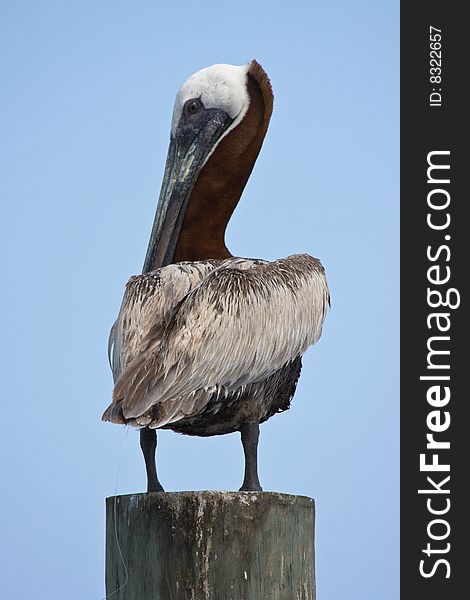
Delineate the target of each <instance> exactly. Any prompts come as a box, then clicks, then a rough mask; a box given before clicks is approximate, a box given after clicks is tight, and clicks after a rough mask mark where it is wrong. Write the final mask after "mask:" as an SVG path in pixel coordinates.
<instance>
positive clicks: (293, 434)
mask: <svg viewBox="0 0 470 600" xmlns="http://www.w3.org/2000/svg"><path fill="white" fill-rule="evenodd" d="M398 19H399V6H398V2H396V1H395V0H394V1H391V0H385V1H383V2H380V3H379V2H373V1H365V0H364V1H358V2H354V3H352V2H347V1H340V0H330V1H316V0H312V1H309V2H300V1H297V2H295V1H292V2H289V3H285V2H273V1H271V2H257V3H249V2H243V1H242V2H238V3H233V2H232V3H228V2H221V1H219V2H205V1H202V2H197V3H196V2H186V3H183V2H179V3H177V2H174V3H170V2H167V3H165V4H164V3H161V2H157V1H153V2H151V1H150V0H148V1H136V2H124V1H117V0H115V1H111V0H102V1H98V2H89V1H82V2H73V1H72V2H58V1H57V2H53V1H51V0H45V1H44V2H26V1H23V2H13V1H4V2H2V3H1V5H0V46H1V48H0V55H1V57H2V58H1V59H0V60H1V71H0V72H1V82H2V93H1V95H0V109H1V117H2V118H1V120H0V165H1V167H0V168H1V170H2V173H1V177H0V192H1V202H2V236H1V246H2V247H1V260H2V274H3V278H4V285H3V293H2V296H1V300H0V302H1V311H0V314H1V315H2V337H3V343H2V344H1V349H0V352H1V353H2V356H1V364H2V367H3V369H2V370H3V376H2V383H3V389H2V413H3V421H4V426H3V434H2V441H1V445H2V451H1V461H2V473H3V476H2V495H1V499H2V510H1V512H0V515H1V516H0V518H1V523H0V528H1V531H2V540H3V542H2V545H1V550H0V553H1V560H0V565H1V571H2V575H1V577H0V596H1V597H2V598H8V599H9V600H20V599H21V600H23V599H24V598H30V597H35V598H41V599H42V598H44V599H46V598H47V599H51V600H53V599H55V598H57V599H58V598H63V597H67V598H70V599H71V600H74V599H77V600H78V599H80V600H81V599H83V598H87V599H97V600H99V599H100V598H102V597H103V596H104V585H103V573H104V564H103V563H104V498H105V497H106V496H108V495H112V494H114V491H115V488H116V482H117V490H118V493H131V492H137V491H142V490H143V489H144V478H145V473H144V467H143V463H142V460H141V456H140V449H139V445H138V434H137V433H136V432H135V431H134V430H131V431H129V432H128V433H126V430H125V429H122V428H120V427H117V426H112V425H109V424H104V423H101V422H100V416H101V413H102V411H103V410H104V408H105V407H106V406H107V404H108V402H109V398H110V395H111V391H112V379H111V373H110V371H109V368H108V365H107V358H106V344H107V336H108V331H109V328H110V326H111V324H112V322H113V320H114V318H115V316H116V313H117V311H118V308H119V305H120V302H121V298H122V291H123V286H124V284H125V282H126V280H127V279H128V277H129V276H130V275H131V274H135V273H138V272H139V271H140V269H141V267H142V262H143V259H144V255H145V250H146V244H147V240H148V236H149V233H150V228H151V224H152V219H153V214H154V210H155V205H156V199H157V196H158V191H159V187H160V182H161V177H162V172H163V166H164V160H165V155H166V150H167V144H168V139H169V127H170V119H171V111H172V106H173V101H174V96H175V93H176V91H177V89H178V87H179V86H180V85H181V83H182V82H183V81H184V80H185V79H186V77H187V76H188V75H189V74H191V73H192V72H194V71H196V70H198V69H200V68H202V67H205V66H208V65H210V64H214V63H217V62H228V63H232V64H242V63H245V62H247V61H248V60H250V59H251V58H256V59H257V60H258V61H259V62H261V64H262V65H263V66H264V68H265V69H266V71H267V72H268V74H269V75H270V77H271V81H272V84H273V88H274V93H275V106H274V114H273V118H272V121H271V126H270V129H269V132H268V135H267V138H266V140H265V144H264V147H263V149H262V151H261V154H260V158H259V160H258V163H257V165H256V167H255V169H254V172H253V174H252V177H251V179H250V182H249V184H248V186H247V188H246V190H245V193H244V195H243V198H242V200H241V202H240V205H239V207H238V208H237V210H236V213H235V215H234V217H233V219H232V221H231V224H230V227H229V232H228V246H229V248H230V249H231V251H232V253H233V254H235V255H240V256H249V257H260V258H267V259H275V258H278V257H282V256H287V255H289V254H292V253H296V252H308V253H310V254H312V255H314V256H317V257H319V258H320V259H321V260H322V262H323V264H324V265H325V267H326V270H327V275H328V280H329V284H330V288H331V294H332V309H331V312H330V314H329V316H328V319H327V324H326V327H325V330H324V334H323V337H322V339H321V341H320V342H319V344H318V345H317V346H316V347H315V348H313V349H310V350H309V352H308V353H307V355H306V357H305V360H304V371H303V375H302V378H301V381H300V384H299V387H298V391H297V394H296V397H295V399H294V402H293V405H292V409H291V410H290V411H289V412H288V413H284V414H282V415H279V416H276V417H274V418H272V419H271V420H270V421H268V422H267V423H266V424H264V425H263V426H262V430H261V441H260V476H261V482H262V484H263V486H264V488H265V489H266V490H277V491H282V492H287V493H298V494H306V495H309V496H312V497H314V498H315V500H316V503H317V526H316V536H317V537H316V569H317V591H318V597H319V598H321V599H322V600H337V599H338V598H345V597H347V598H349V599H351V600H377V599H378V598H380V599H381V600H392V599H395V598H397V597H398V517H399V514H398V510H399V506H398V492H399V487H398V456H399V455H398V441H399V439H398V316H399V313H398V291H399V288H398V257H399V254H398V242H399V237H398V216H399V213H398V189H399V188H398V176H399V172H398V143H399V139H398V131H399V129H398V126H399V108H398V98H399V96H398V94H399V89H398V83H399V82H398V61H399V46H398V43H399V31H398V24H399V20H398ZM242 469H243V456H242V451H241V445H240V440H239V436H238V435H235V434H234V435H230V436H223V437H218V438H212V439H197V438H188V437H184V436H179V435H176V434H174V433H172V432H162V433H161V435H160V437H159V472H160V478H161V481H162V483H163V484H164V486H165V487H166V489H168V490H184V489H238V487H239V486H240V483H241V480H242Z"/></svg>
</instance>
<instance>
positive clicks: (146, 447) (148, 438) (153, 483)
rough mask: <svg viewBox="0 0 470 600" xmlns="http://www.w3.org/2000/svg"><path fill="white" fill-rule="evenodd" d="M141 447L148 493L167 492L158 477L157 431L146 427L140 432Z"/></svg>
mask: <svg viewBox="0 0 470 600" xmlns="http://www.w3.org/2000/svg"><path fill="white" fill-rule="evenodd" d="M140 447H141V448H142V453H143V455H144V460H145V468H146V470H147V492H164V491H165V490H164V489H163V487H162V484H161V483H160V482H159V481H158V477H157V464H156V462H155V451H156V449H157V432H156V431H155V429H149V428H148V427H144V428H143V429H141V430H140Z"/></svg>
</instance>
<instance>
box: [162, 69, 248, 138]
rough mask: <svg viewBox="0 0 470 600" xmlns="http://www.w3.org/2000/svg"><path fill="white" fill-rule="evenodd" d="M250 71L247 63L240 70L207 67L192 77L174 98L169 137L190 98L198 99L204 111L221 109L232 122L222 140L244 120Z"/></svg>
mask: <svg viewBox="0 0 470 600" xmlns="http://www.w3.org/2000/svg"><path fill="white" fill-rule="evenodd" d="M249 68H250V63H248V64H246V65H242V66H239V67H237V66H234V65H223V64H220V65H212V66H211V67H206V68H205V69H201V70H200V71H197V72H196V73H194V74H193V75H191V77H189V79H187V80H186V81H185V83H183V85H182V86H181V88H180V89H179V91H178V93H177V95H176V100H175V107H174V110H173V119H172V122H171V132H172V134H174V132H175V130H176V127H177V125H178V122H179V120H180V118H181V114H182V111H183V106H184V104H185V102H187V100H190V99H192V98H200V99H201V101H202V103H203V104H204V106H205V108H220V109H222V110H224V111H225V112H226V113H227V114H228V115H229V116H230V117H231V118H232V119H234V122H233V123H232V124H231V126H230V127H229V128H228V130H227V131H226V132H225V134H224V136H223V137H225V135H226V134H227V133H228V132H229V131H230V130H232V129H233V128H234V127H236V126H237V125H238V123H239V122H240V121H241V120H242V119H243V117H244V116H245V114H246V111H247V110H248V107H249V105H250V96H249V94H248V89H247V73H248V70H249Z"/></svg>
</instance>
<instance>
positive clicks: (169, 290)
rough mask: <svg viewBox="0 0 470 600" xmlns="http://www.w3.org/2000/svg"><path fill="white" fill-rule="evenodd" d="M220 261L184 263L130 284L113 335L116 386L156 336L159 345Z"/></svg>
mask: <svg viewBox="0 0 470 600" xmlns="http://www.w3.org/2000/svg"><path fill="white" fill-rule="evenodd" d="M218 263H220V261H199V262H193V263H190V262H181V263H178V264H176V265H169V266H168V267H163V268H161V269H157V270H155V271H152V272H150V273H145V274H144V275H138V276H135V277H131V278H130V279H129V281H128V283H127V286H126V291H125V293H124V298H123V300H122V304H121V309H120V311H119V316H118V318H117V319H116V321H115V323H114V325H113V326H112V328H111V331H110V333H109V341H108V358H109V363H110V366H111V370H112V372H113V378H114V382H115V383H116V381H117V380H118V379H119V376H120V375H121V373H122V371H123V369H124V368H125V367H126V365H127V364H128V363H129V362H130V361H131V360H132V359H133V358H135V357H136V356H137V354H138V352H139V348H140V346H141V343H142V340H143V339H145V338H146V337H147V336H148V335H149V333H150V332H152V335H153V339H154V341H156V339H158V337H159V335H162V333H163V329H164V327H165V325H166V324H167V322H168V320H169V319H170V318H171V316H172V314H173V311H174V309H175V307H176V306H177V305H178V303H179V302H180V301H181V300H182V299H183V298H184V297H185V296H186V294H187V293H188V292H189V291H190V290H191V289H192V288H194V287H195V286H196V285H197V284H198V283H199V282H200V281H201V280H202V279H203V278H204V276H205V275H207V273H209V272H210V271H212V270H213V269H214V268H215V267H216V265H217V264H218Z"/></svg>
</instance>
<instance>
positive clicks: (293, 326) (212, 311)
mask: <svg viewBox="0 0 470 600" xmlns="http://www.w3.org/2000/svg"><path fill="white" fill-rule="evenodd" d="M188 264H190V265H192V266H191V269H194V268H197V269H199V270H198V274H197V275H195V274H194V273H193V271H191V276H188V274H187V273H185V275H184V276H181V275H180V274H178V284H177V285H175V284H174V283H168V282H166V283H164V284H162V285H161V286H160V287H159V288H158V290H159V291H158V292H157V293H156V294H155V295H156V296H158V298H153V299H152V300H151V301H149V300H145V302H144V301H143V298H144V295H142V294H140V295H139V294H135V291H134V293H133V300H132V302H130V300H129V298H127V300H126V296H125V297H124V301H123V308H121V313H120V315H119V318H118V321H117V326H115V327H116V330H115V333H114V351H113V359H112V364H113V372H114V375H115V378H116V385H115V389H114V394H113V404H112V405H111V406H110V407H109V409H108V410H107V411H106V413H105V415H104V417H103V418H105V419H106V418H109V419H110V420H118V419H113V418H112V417H113V415H117V414H118V413H119V414H121V415H122V416H123V417H124V421H127V420H129V419H136V418H139V417H140V416H142V415H145V414H146V413H148V411H149V409H151V407H152V406H153V405H155V404H160V403H161V404H164V405H165V410H164V411H162V414H164V415H165V416H164V418H162V419H161V421H160V422H157V423H154V425H155V426H157V427H160V426H163V425H166V424H168V423H171V422H172V421H174V420H175V419H179V418H182V417H183V416H185V415H190V414H191V411H192V410H194V408H195V402H194V399H195V397H198V396H200V394H199V392H201V391H202V390H211V389H214V390H217V389H220V388H223V389H224V390H225V391H226V392H227V393H230V392H231V391H234V390H236V389H238V388H240V387H241V386H244V385H247V384H250V383H255V382H257V381H261V380H263V379H266V378H267V377H269V376H270V375H272V374H273V373H275V372H276V371H278V370H279V369H281V368H282V367H283V366H284V365H286V364H288V363H289V362H291V361H292V360H294V359H295V358H297V357H298V356H300V355H302V354H303V353H304V352H305V350H306V349H307V348H308V347H309V346H310V345H311V344H314V343H315V342H316V341H317V340H318V338H319V337H320V335H321V331H322V326H323V322H324V319H325V316H326V311H327V308H328V304H329V293H328V287H327V283H326V279H325V274H324V270H323V267H322V265H321V263H320V262H319V261H318V260H317V259H315V258H312V257H310V256H308V255H295V256H291V257H288V258H286V259H281V260H278V261H275V262H265V261H258V260H250V259H241V258H231V259H227V260H226V261H223V262H222V263H219V264H218V265H217V266H215V264H214V262H209V261H204V263H188ZM201 264H204V265H206V264H207V266H205V267H202V266H197V267H195V265H201ZM179 268H181V267H180V265H170V266H169V267H165V268H164V269H160V270H159V273H160V275H159V277H161V272H162V271H164V270H165V269H168V270H170V271H169V272H171V273H172V270H174V269H179ZM186 268H188V269H189V268H190V267H186ZM165 275H166V274H165ZM145 277H148V276H146V275H144V276H140V277H137V278H133V279H131V282H130V284H129V285H131V286H136V285H138V286H142V285H144V281H143V278H145ZM168 277H169V279H171V278H172V277H173V274H172V275H171V277H170V275H168ZM181 277H182V278H183V280H184V281H183V280H181V279H180V278H181ZM139 280H140V281H139ZM175 288H176V291H175ZM155 289H156V288H155ZM128 293H129V288H128V291H126V295H127V294H128ZM128 305H129V306H128ZM152 311H153V316H151V315H152ZM142 321H144V322H142ZM131 329H135V330H137V331H138V333H135V332H134V333H132V332H131V331H130V330H131ZM115 355H116V356H115ZM206 396H207V395H206ZM197 410H198V411H200V410H201V406H200V403H198V404H197ZM122 416H121V419H122Z"/></svg>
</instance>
